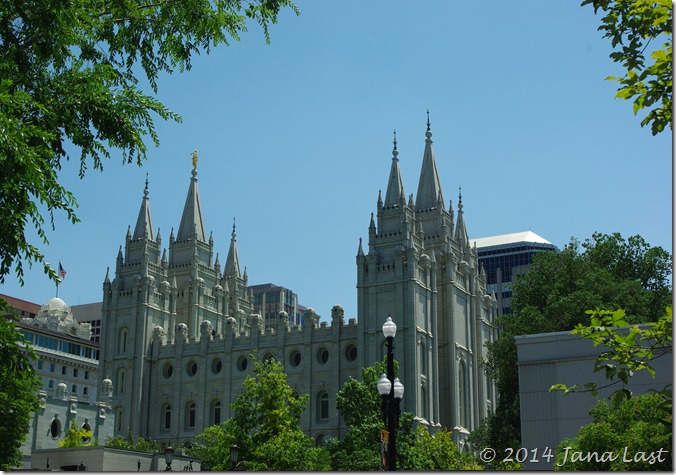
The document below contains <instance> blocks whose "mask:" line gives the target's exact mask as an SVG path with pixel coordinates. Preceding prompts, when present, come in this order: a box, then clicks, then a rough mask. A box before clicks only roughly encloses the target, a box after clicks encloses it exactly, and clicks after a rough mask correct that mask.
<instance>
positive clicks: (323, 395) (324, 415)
mask: <svg viewBox="0 0 676 475" xmlns="http://www.w3.org/2000/svg"><path fill="white" fill-rule="evenodd" d="M328 420H329V393H327V392H326V391H319V392H318V393H317V422H325V421H328Z"/></svg>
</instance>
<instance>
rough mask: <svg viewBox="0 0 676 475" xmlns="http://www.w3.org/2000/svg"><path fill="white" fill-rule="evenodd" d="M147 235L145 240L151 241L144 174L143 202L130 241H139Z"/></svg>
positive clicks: (150, 222)
mask: <svg viewBox="0 0 676 475" xmlns="http://www.w3.org/2000/svg"><path fill="white" fill-rule="evenodd" d="M146 234H147V238H148V239H150V240H153V239H154V237H153V222H152V219H151V218H150V200H149V199H148V174H147V173H146V187H145V189H144V190H143V201H141V209H140V210H139V212H138V218H137V219H136V227H135V228H134V234H133V236H132V239H141V238H143V236H144V235H146Z"/></svg>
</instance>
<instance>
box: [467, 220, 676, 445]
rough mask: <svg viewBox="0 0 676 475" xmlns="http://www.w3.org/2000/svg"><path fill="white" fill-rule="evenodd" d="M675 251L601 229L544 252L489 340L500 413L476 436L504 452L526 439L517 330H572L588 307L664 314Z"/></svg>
mask: <svg viewBox="0 0 676 475" xmlns="http://www.w3.org/2000/svg"><path fill="white" fill-rule="evenodd" d="M671 265H672V259H671V255H670V254H669V253H668V252H667V251H665V250H664V249H662V248H661V247H651V246H650V245H649V244H648V243H646V242H645V240H644V239H643V238H642V237H641V236H633V237H630V238H629V239H624V238H623V237H622V236H621V235H620V234H618V233H614V234H610V235H608V234H601V233H595V234H594V235H593V236H592V237H591V238H590V239H587V240H586V241H585V242H584V243H582V244H580V242H579V241H578V240H576V239H574V238H573V239H572V240H571V242H570V243H569V244H568V245H567V246H566V247H565V248H564V249H563V250H562V251H561V252H559V253H555V252H540V253H537V254H536V255H535V256H534V257H533V261H532V263H531V266H530V268H529V269H528V272H527V273H526V274H524V275H523V276H520V277H519V278H518V279H517V281H516V282H515V283H514V285H513V287H512V310H513V314H511V315H503V316H501V317H499V318H498V324H499V325H500V336H499V337H498V339H497V340H496V341H495V342H493V343H489V344H488V345H487V347H488V355H487V358H486V361H485V369H486V373H487V374H488V376H489V377H490V378H492V379H493V380H494V381H495V382H496V387H497V389H498V394H499V401H498V406H497V408H496V412H495V413H494V414H493V415H492V416H490V417H488V418H487V419H486V420H485V422H484V423H483V425H482V427H481V428H480V429H479V430H478V431H475V432H476V434H475V435H473V441H474V442H475V443H476V444H478V445H480V446H484V447H485V446H488V447H493V448H494V449H496V450H497V451H498V452H499V451H500V450H503V449H504V448H506V447H514V448H515V447H517V446H516V445H514V444H515V443H516V444H519V443H520V440H521V422H520V405H519V378H518V368H517V359H518V358H517V349H516V343H515V341H514V336H515V335H529V334H534V333H543V332H555V331H568V330H572V329H573V328H575V326H576V325H578V324H588V323H589V321H590V315H588V314H587V313H586V311H587V310H588V309H594V308H604V309H609V310H613V311H614V310H618V309H624V310H625V312H626V320H627V322H629V323H642V322H648V321H656V320H657V319H658V317H659V316H660V315H662V314H663V312H664V309H665V308H666V307H667V306H668V305H670V303H671V298H672V291H671V283H670V272H671Z"/></svg>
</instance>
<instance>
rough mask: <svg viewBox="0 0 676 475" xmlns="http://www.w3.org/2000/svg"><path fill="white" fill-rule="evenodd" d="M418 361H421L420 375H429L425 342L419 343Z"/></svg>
mask: <svg viewBox="0 0 676 475" xmlns="http://www.w3.org/2000/svg"><path fill="white" fill-rule="evenodd" d="M418 359H419V360H420V374H427V352H426V351H425V342H424V341H423V340H420V342H418Z"/></svg>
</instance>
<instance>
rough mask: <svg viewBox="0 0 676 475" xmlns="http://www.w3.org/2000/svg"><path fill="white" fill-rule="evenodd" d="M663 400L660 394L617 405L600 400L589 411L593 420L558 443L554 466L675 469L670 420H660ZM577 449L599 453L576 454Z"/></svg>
mask: <svg viewBox="0 0 676 475" xmlns="http://www.w3.org/2000/svg"><path fill="white" fill-rule="evenodd" d="M663 402H664V401H663V398H662V396H661V395H659V394H645V395H641V396H635V397H632V398H630V399H624V400H622V401H621V402H620V403H619V404H616V405H612V404H608V403H606V402H605V401H599V402H598V404H597V405H596V406H595V407H594V408H592V409H591V410H590V411H589V413H590V414H591V416H592V418H593V422H592V423H591V424H589V425H586V426H583V427H582V428H580V431H579V432H578V434H577V436H575V437H574V438H573V439H566V440H564V441H562V442H561V444H560V445H559V448H558V451H557V457H556V464H555V469H556V470H565V471H571V470H575V471H609V470H613V471H627V470H629V471H642V470H666V471H672V468H673V454H672V451H671V448H672V437H673V435H672V430H671V423H669V425H665V424H663V423H662V422H661V420H662V417H663V415H664V410H663ZM574 452H579V453H581V454H584V455H586V454H597V455H592V456H591V457H579V456H578V457H575V455H574ZM604 454H605V456H604Z"/></svg>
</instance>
